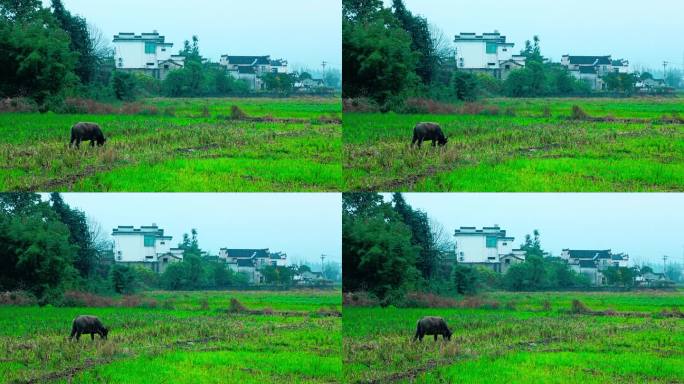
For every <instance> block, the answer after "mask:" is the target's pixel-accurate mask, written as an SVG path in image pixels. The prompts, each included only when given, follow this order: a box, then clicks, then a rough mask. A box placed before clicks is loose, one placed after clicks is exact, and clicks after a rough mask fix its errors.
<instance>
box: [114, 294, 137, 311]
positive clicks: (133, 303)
mask: <svg viewBox="0 0 684 384" xmlns="http://www.w3.org/2000/svg"><path fill="white" fill-rule="evenodd" d="M119 305H120V306H122V307H128V308H134V307H139V306H141V305H142V300H141V299H140V297H139V296H134V295H126V296H124V297H123V299H121V302H120V303H119Z"/></svg>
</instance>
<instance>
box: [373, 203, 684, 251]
mask: <svg viewBox="0 0 684 384" xmlns="http://www.w3.org/2000/svg"><path fill="white" fill-rule="evenodd" d="M386 197H389V196H387V195H386ZM404 197H405V199H406V201H408V202H409V203H410V204H411V205H412V206H413V207H414V208H418V209H421V210H423V211H425V212H427V214H428V215H429V216H430V217H431V218H433V219H435V220H437V221H438V222H440V223H441V224H442V225H444V227H445V229H446V230H447V232H448V233H449V234H453V232H454V230H455V229H456V228H459V227H462V226H464V227H472V226H477V227H478V228H481V227H483V226H492V225H494V224H498V225H500V226H501V228H502V229H505V230H507V231H508V234H509V235H511V236H514V237H515V243H516V245H517V244H520V243H522V241H523V240H524V239H525V235H526V234H528V233H532V231H533V230H534V229H538V230H539V231H540V232H541V241H542V246H543V248H544V249H545V250H547V251H550V252H552V253H553V254H554V255H559V254H560V252H561V250H562V249H563V248H573V249H612V250H613V251H615V252H626V253H628V254H629V255H630V257H631V258H632V261H633V262H634V261H635V259H636V260H637V261H651V262H656V263H659V264H661V263H662V256H663V255H668V256H669V257H670V261H673V262H676V263H682V262H683V257H684V256H683V252H684V194H677V193H664V194H656V193H647V194H645V193H641V194H616V193H600V194H559V193H542V194H522V193H520V194H515V193H511V194H486V193H481V194H458V193H456V194H449V193H407V194H405V195H404Z"/></svg>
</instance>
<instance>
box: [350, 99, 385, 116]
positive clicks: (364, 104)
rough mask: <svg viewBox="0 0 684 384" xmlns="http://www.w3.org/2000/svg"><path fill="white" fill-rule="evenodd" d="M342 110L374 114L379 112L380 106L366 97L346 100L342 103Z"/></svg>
mask: <svg viewBox="0 0 684 384" xmlns="http://www.w3.org/2000/svg"><path fill="white" fill-rule="evenodd" d="M342 110H343V111H344V112H361V113H374V112H380V105H378V103H377V102H376V101H375V100H373V99H370V98H367V97H357V98H346V99H344V100H343V101H342Z"/></svg>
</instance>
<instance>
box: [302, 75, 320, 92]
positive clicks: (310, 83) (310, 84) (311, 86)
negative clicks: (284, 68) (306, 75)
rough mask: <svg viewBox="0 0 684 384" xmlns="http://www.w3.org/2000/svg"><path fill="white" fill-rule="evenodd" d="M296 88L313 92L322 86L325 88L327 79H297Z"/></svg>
mask: <svg viewBox="0 0 684 384" xmlns="http://www.w3.org/2000/svg"><path fill="white" fill-rule="evenodd" d="M294 88H295V89H296V90H297V91H298V92H311V91H315V90H319V89H322V88H325V80H323V79H313V78H311V79H303V80H300V81H297V82H296V83H295V84H294Z"/></svg>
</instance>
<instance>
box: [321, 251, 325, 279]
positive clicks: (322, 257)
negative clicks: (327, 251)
mask: <svg viewBox="0 0 684 384" xmlns="http://www.w3.org/2000/svg"><path fill="white" fill-rule="evenodd" d="M325 258H326V256H325V255H321V275H323V260H325ZM323 277H325V276H323Z"/></svg>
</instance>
